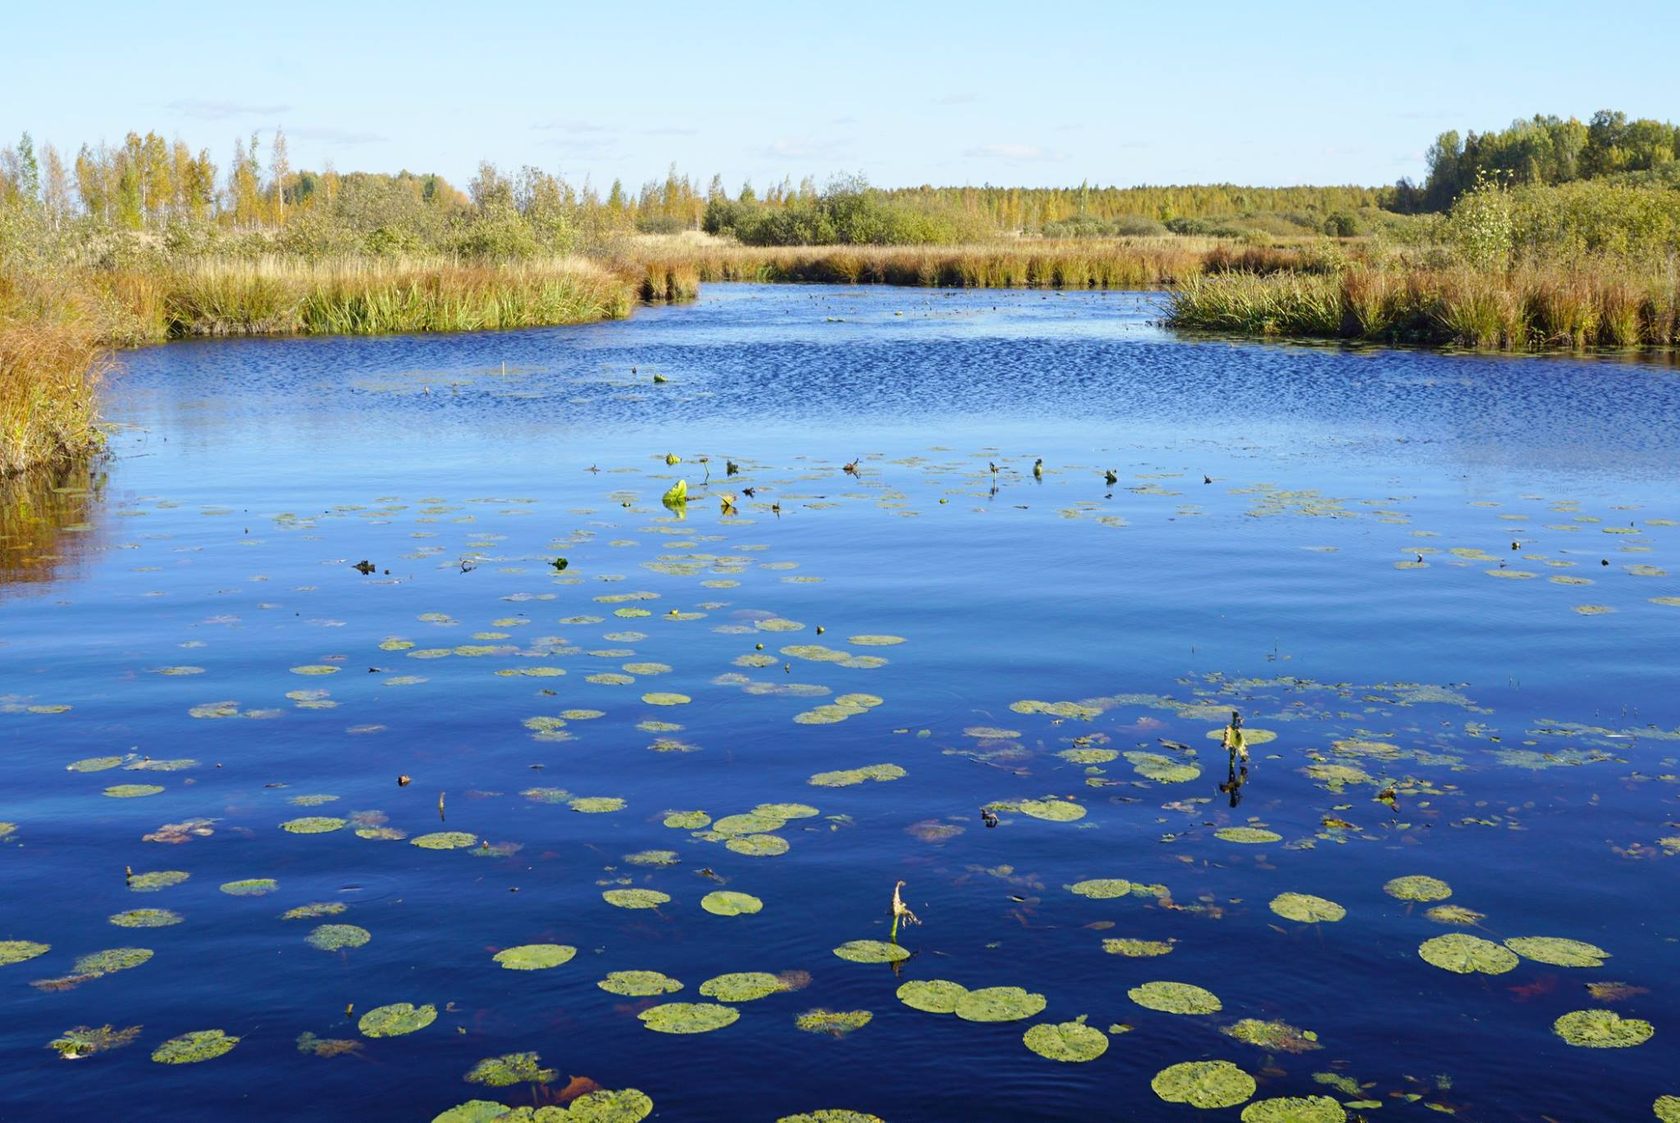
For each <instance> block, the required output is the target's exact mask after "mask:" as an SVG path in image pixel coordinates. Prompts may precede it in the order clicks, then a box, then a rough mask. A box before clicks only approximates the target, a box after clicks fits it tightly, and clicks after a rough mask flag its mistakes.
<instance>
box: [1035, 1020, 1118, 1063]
mask: <svg viewBox="0 0 1680 1123" xmlns="http://www.w3.org/2000/svg"><path fill="white" fill-rule="evenodd" d="M1021 1040H1022V1041H1023V1042H1025V1043H1026V1046H1027V1048H1029V1049H1031V1050H1032V1051H1033V1052H1035V1053H1037V1054H1038V1055H1039V1056H1041V1057H1046V1058H1048V1059H1049V1060H1052V1061H1062V1062H1064V1063H1067V1064H1078V1063H1081V1062H1084V1061H1094V1060H1096V1059H1097V1058H1098V1057H1100V1056H1102V1055H1103V1054H1104V1053H1106V1052H1108V1035H1107V1034H1105V1033H1103V1031H1102V1030H1100V1029H1096V1028H1094V1027H1092V1026H1088V1025H1086V1024H1085V1021H1084V1019H1083V1018H1081V1019H1079V1020H1077V1021H1072V1022H1056V1023H1050V1022H1043V1023H1040V1024H1039V1025H1035V1026H1033V1027H1031V1028H1030V1029H1028V1030H1027V1032H1026V1033H1024V1034H1022V1035H1021Z"/></svg>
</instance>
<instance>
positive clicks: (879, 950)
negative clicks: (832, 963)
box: [834, 940, 910, 963]
mask: <svg viewBox="0 0 1680 1123" xmlns="http://www.w3.org/2000/svg"><path fill="white" fill-rule="evenodd" d="M834 954H835V955H838V956H839V957H840V958H841V959H844V960H846V961H848V962H850V963H898V962H901V961H903V960H906V959H909V958H910V953H909V952H907V951H905V950H904V949H903V948H901V947H899V946H898V945H897V944H889V943H887V942H885V941H883V940H847V941H846V942H845V943H843V944H841V945H840V946H839V947H837V948H835V949H834Z"/></svg>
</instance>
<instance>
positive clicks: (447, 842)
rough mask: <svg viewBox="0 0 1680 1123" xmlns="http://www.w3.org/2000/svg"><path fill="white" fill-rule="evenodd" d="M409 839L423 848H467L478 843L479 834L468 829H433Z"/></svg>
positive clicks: (411, 843) (411, 842) (414, 844)
mask: <svg viewBox="0 0 1680 1123" xmlns="http://www.w3.org/2000/svg"><path fill="white" fill-rule="evenodd" d="M408 841H409V843H410V845H413V846H418V847H420V849H422V850H465V849H467V847H469V846H477V845H478V836H477V835H472V834H468V833H467V832H466V831H433V832H432V833H431V834H420V835H415V836H414V837H413V838H411V839H409V840H408Z"/></svg>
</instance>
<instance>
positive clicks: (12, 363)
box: [0, 277, 104, 475]
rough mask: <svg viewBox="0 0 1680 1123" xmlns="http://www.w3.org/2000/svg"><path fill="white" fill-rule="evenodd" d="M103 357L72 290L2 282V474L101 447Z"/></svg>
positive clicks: (90, 321)
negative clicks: (97, 423)
mask: <svg viewBox="0 0 1680 1123" xmlns="http://www.w3.org/2000/svg"><path fill="white" fill-rule="evenodd" d="M101 354H102V353H101V348H100V340H99V335H98V330H97V328H96V326H95V324H94V322H93V318H92V317H91V316H90V315H89V314H88V312H87V310H86V308H85V302H84V301H83V300H82V299H81V298H80V297H79V295H78V294H77V293H75V292H73V291H65V290H62V289H60V288H58V287H57V286H49V285H45V284H42V283H41V282H39V281H35V280H28V279H22V278H17V277H0V475H6V474H9V473H12V472H16V471H19V470H21V469H23V468H26V467H28V466H30V465H32V464H43V463H51V462H54V461H62V460H65V459H67V458H70V457H73V456H75V455H76V454H78V453H81V452H85V451H87V450H89V449H91V448H95V447H97V446H98V445H99V444H100V443H101V440H102V438H101V434H100V432H99V430H98V429H97V428H96V427H95V425H94V422H95V421H96V420H97V417H98V401H97V396H96V390H97V388H98V385H99V378H100V375H101V374H102V373H103V371H104V364H103V360H102V357H101Z"/></svg>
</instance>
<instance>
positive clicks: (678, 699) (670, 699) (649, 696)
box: [642, 690, 694, 706]
mask: <svg viewBox="0 0 1680 1123" xmlns="http://www.w3.org/2000/svg"><path fill="white" fill-rule="evenodd" d="M642 701H644V702H646V703H647V704H648V705H650V706H686V705H688V704H689V703H690V702H692V701H694V699H692V698H690V697H689V696H688V695H686V694H676V693H673V692H672V691H669V690H652V691H649V692H648V693H646V694H644V695H642Z"/></svg>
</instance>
